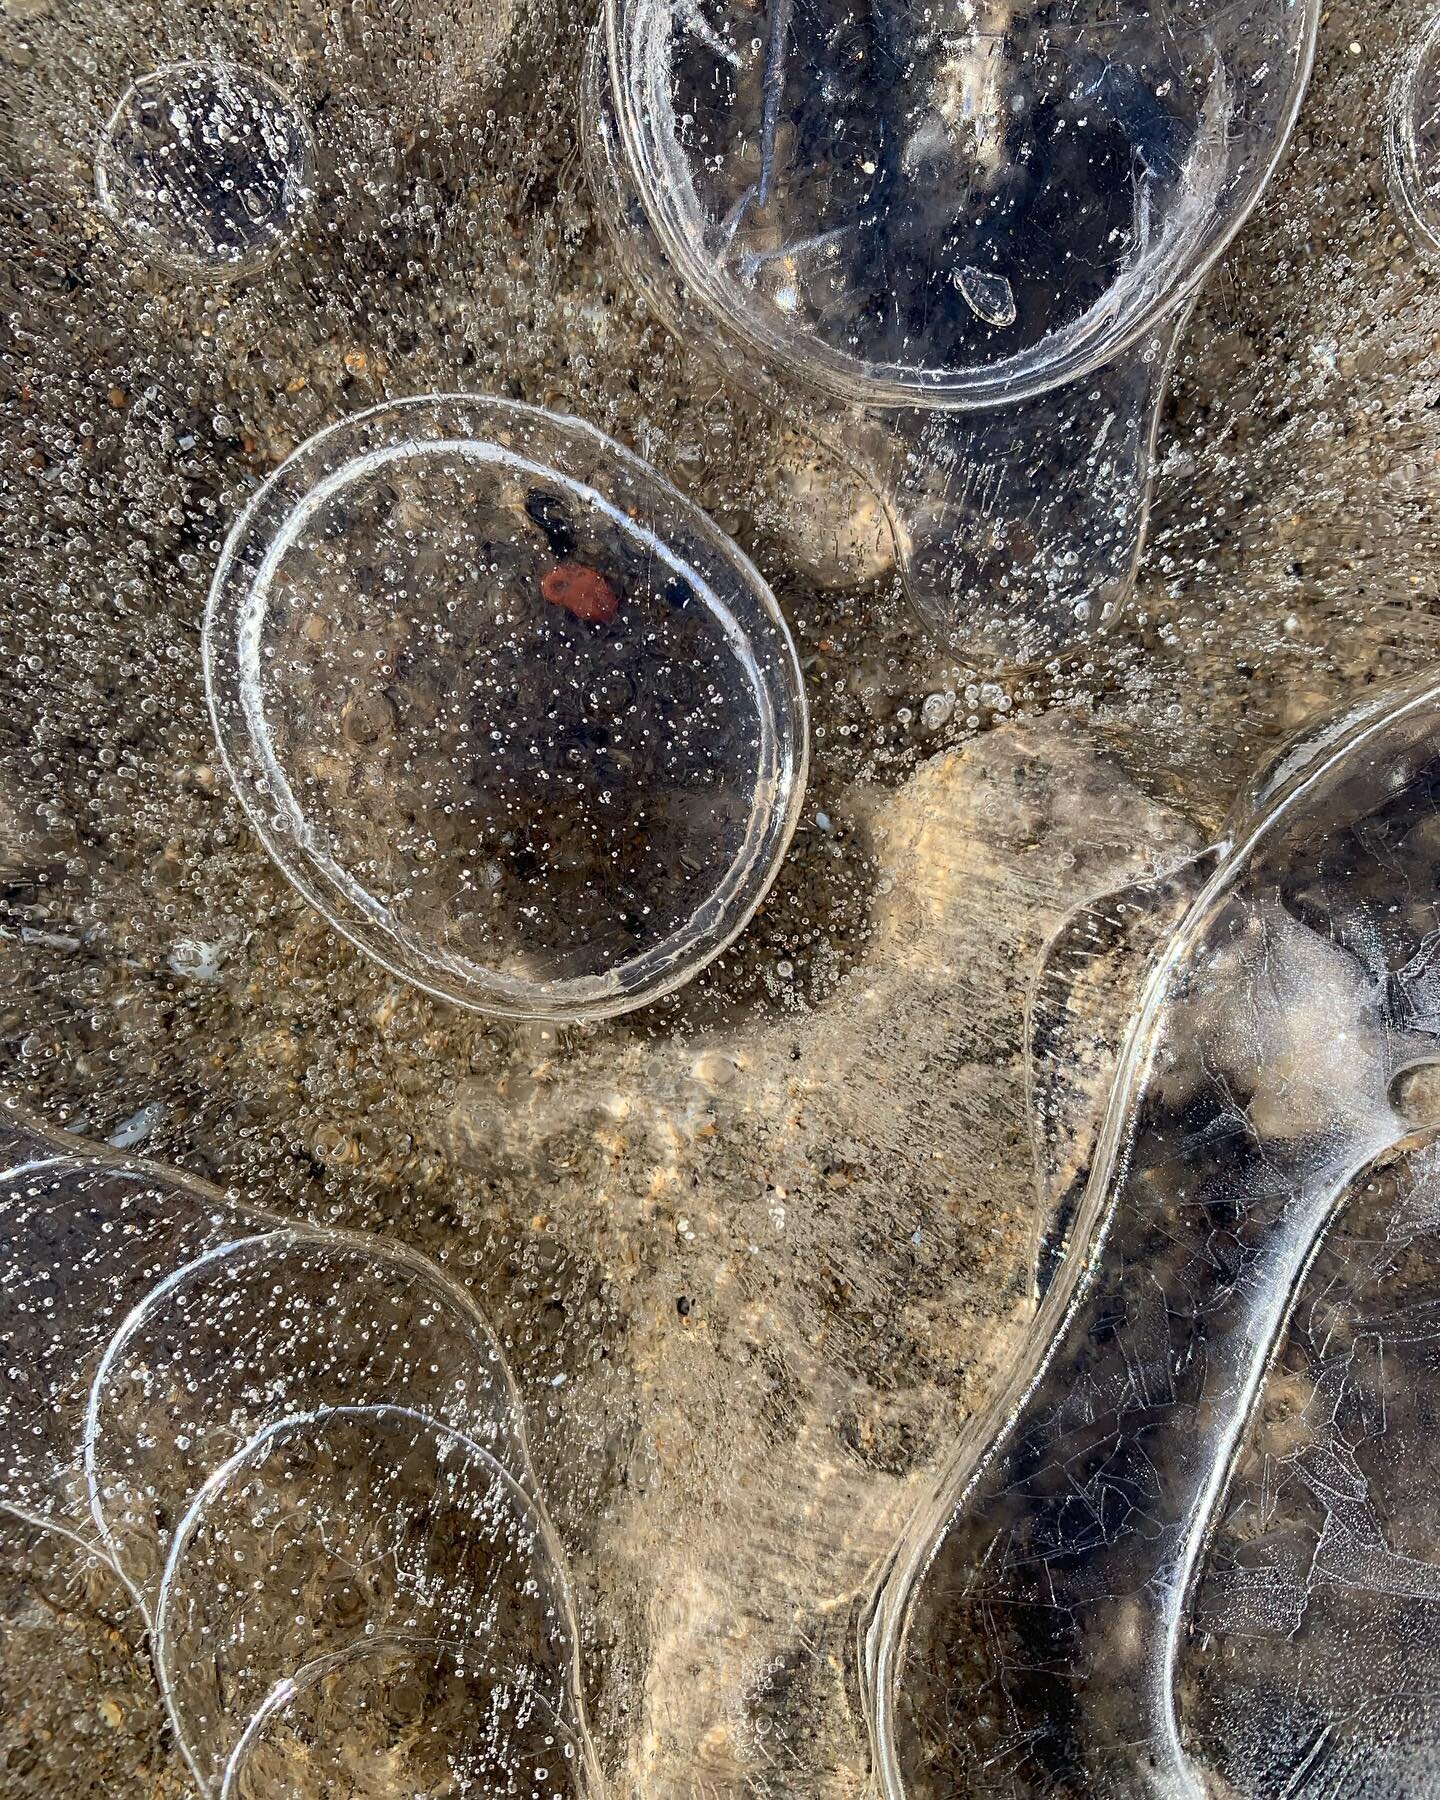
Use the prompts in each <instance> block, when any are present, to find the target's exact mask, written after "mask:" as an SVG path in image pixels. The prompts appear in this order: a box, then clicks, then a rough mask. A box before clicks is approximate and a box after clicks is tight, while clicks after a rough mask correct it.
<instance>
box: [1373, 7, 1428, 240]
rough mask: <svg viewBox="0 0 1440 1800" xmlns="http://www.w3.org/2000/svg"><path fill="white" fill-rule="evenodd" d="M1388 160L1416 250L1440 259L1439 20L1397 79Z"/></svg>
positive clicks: (1398, 202) (1399, 205) (1400, 210)
mask: <svg viewBox="0 0 1440 1800" xmlns="http://www.w3.org/2000/svg"><path fill="white" fill-rule="evenodd" d="M1385 161H1386V173H1387V174H1388V176H1389V178H1390V193H1391V197H1392V199H1393V200H1394V203H1395V208H1396V211H1397V212H1398V213H1399V215H1400V220H1401V223H1402V224H1403V225H1404V227H1405V229H1406V231H1408V232H1409V234H1410V237H1411V240H1412V241H1413V243H1414V244H1415V246H1416V248H1417V249H1418V250H1420V251H1422V252H1423V253H1424V254H1425V255H1426V256H1430V257H1435V258H1440V16H1437V17H1436V18H1434V19H1433V20H1432V21H1431V22H1430V24H1429V25H1428V26H1427V27H1426V29H1425V30H1424V31H1423V32H1422V33H1421V35H1420V37H1419V40H1418V41H1417V43H1416V44H1415V45H1414V47H1413V48H1412V49H1411V51H1410V53H1409V55H1408V56H1407V57H1406V59H1405V63H1404V66H1403V68H1402V69H1401V71H1400V74H1399V76H1398V78H1397V79H1396V82H1395V88H1394V92H1393V93H1392V94H1391V96H1390V118H1389V128H1388V135H1387V137H1386V141H1385Z"/></svg>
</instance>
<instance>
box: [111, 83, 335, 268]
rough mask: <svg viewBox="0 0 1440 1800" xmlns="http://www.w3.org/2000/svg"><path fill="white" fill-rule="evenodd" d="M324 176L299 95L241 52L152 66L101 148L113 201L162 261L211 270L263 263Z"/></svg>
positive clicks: (124, 224)
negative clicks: (317, 176)
mask: <svg viewBox="0 0 1440 1800" xmlns="http://www.w3.org/2000/svg"><path fill="white" fill-rule="evenodd" d="M313 180H314V162H313V157H312V154H311V147H310V136H309V132H308V130H307V129H306V125H305V121H304V119H303V117H302V116H301V114H300V112H299V111H298V109H297V108H296V106H295V103H294V101H292V100H291V99H290V98H289V97H288V96H287V95H286V94H284V93H282V92H281V90H280V89H279V88H278V87H276V86H275V84H274V83H273V82H272V81H270V80H269V79H267V77H265V76H264V75H261V74H260V73H259V72H258V71H257V70H255V69H249V68H246V67H244V66H243V65H242V64H239V63H230V62H185V63H172V64H170V65H168V66H167V67H165V68H163V69H158V70H156V71H155V73H154V74H152V75H144V76H142V77H141V78H140V80H138V81H136V82H135V83H133V85H132V86H131V87H130V88H128V89H127V90H126V92H125V94H124V96H123V97H122V99H121V101H120V104H119V105H118V106H117V107H116V109H115V111H114V113H113V114H112V116H111V119H110V122H109V124H108V125H107V126H106V128H105V135H104V137H103V139H102V141H101V144H100V150H99V153H98V155H97V157H96V160H95V191H96V195H97V197H98V199H99V202H100V206H101V208H102V210H103V211H104V212H105V213H106V214H108V216H109V217H110V218H112V219H113V220H114V221H115V222H116V223H117V224H118V225H119V226H120V227H121V229H122V230H124V231H125V232H126V233H127V234H128V235H129V236H130V237H131V238H132V239H133V240H134V241H135V242H136V243H137V244H138V245H139V246H140V248H141V249H142V250H143V251H144V252H145V254H146V255H147V256H149V257H151V258H152V259H153V260H154V261H156V262H159V263H164V264H167V265H168V266H169V267H171V268H173V269H176V270H178V271H180V272H181V273H184V274H188V275H200V276H205V277H209V278H225V277H228V276H235V275H247V274H252V273H253V272H254V271H255V270H256V269H259V268H261V267H263V265H264V264H265V263H266V262H267V261H268V260H269V259H270V257H271V256H273V255H274V253H275V252H276V250H278V249H279V248H280V246H281V245H282V244H284V243H285V242H286V240H287V239H288V238H290V237H291V236H292V235H293V233H294V232H295V231H296V229H297V228H298V226H299V224H300V221H301V218H302V216H303V214H304V211H305V207H306V205H307V204H308V202H309V200H310V197H311V192H312V187H313Z"/></svg>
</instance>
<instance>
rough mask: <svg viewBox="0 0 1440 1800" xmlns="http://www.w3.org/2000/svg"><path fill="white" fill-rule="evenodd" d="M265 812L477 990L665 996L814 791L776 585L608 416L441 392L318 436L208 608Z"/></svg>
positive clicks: (332, 905)
mask: <svg viewBox="0 0 1440 1800" xmlns="http://www.w3.org/2000/svg"><path fill="white" fill-rule="evenodd" d="M206 669H207V677H208V681H209V688H210V697H211V706H212V709H213V711H214V715H215V722H216V728H217V731H218V734H219V738H220V744H221V747H222V750H223V751H224V754H225V757H226V760H227V762H228V764H229V766H230V769H231V772H232V774H233V776H234V779H235V781H236V783H237V785H238V787H239V790H240V795H241V798H242V799H243V800H244V802H245V805H246V807H247V809H248V810H249V812H250V815H251V817H252V819H253V820H254V821H255V823H256V825H257V827H258V828H259V830H260V832H261V835H262V836H263V837H264V839H265V841H266V844H267V845H268V847H269V848H270V850H271V852H272V853H273V854H274V856H275V857H276V859H277V860H278V861H279V863H280V865H281V867H282V868H283V869H284V870H285V872H286V873H287V874H288V875H289V876H290V878H291V880H292V881H294V882H295V884H296V885H297V887H299V888H300V890H301V891H302V892H303V893H305V894H306V895H307V897H309V898H310V899H312V900H313V901H314V902H315V904H316V905H318V906H319V907H320V909H321V911H322V912H324V913H325V915H326V916H327V917H328V918H330V919H331V920H332V921H333V922H334V923H335V924H337V925H338V926H339V927H340V929H341V930H342V931H344V932H345V933H346V934H347V936H349V937H351V938H353V939H354V940H355V941H356V942H357V943H358V944H360V945H361V946H362V947H363V948H364V949H367V950H369V951H370V952H371V953H372V954H373V955H375V956H378V957H379V958H380V959H381V961H383V962H385V963H386V964H387V965H388V966H389V967H390V968H392V969H394V970H396V971H397V972H398V973H400V974H403V975H406V976H407V977H409V978H410V979H411V980H413V981H416V982H418V983H420V984H421V985H423V986H425V987H427V988H429V989H431V990H432V991H433V992H435V993H438V994H442V995H445V996H446V997H448V998H451V999H454V1000H458V1001H459V1002H460V1003H461V1004H463V1005H468V1006H474V1007H476V1008H477V1009H479V1010H481V1011H484V1012H491V1013H508V1014H518V1015H521V1016H527V1015H528V1016H549V1017H555V1018H569V1019H575V1018H585V1017H590V1018H598V1017H604V1016H605V1015H607V1014H609V1013H615V1012H622V1011H627V1010H629V1009H631V1008H633V1007H636V1006H640V1005H644V1004H646V1003H648V1002H651V1001H653V1000H655V999H656V998H658V997H659V996H661V995H663V994H666V993H668V992H670V991H671V990H672V989H674V988H675V987H678V986H679V985H680V984H681V983H683V982H685V981H687V980H688V979H689V978H690V977H691V976H692V975H693V974H694V973H695V972H696V971H697V970H698V969H700V968H702V967H704V965H705V964H706V963H707V962H709V961H710V960H712V959H713V958H714V957H715V956H717V955H719V954H720V952H721V951H722V950H724V948H725V947H726V945H727V944H728V943H729V942H730V941H731V940H732V939H733V938H734V937H735V936H736V934H737V933H738V932H739V931H740V930H742V929H743V927H744V925H745V924H746V923H747V921H748V920H749V918H750V916H751V915H752V914H753V913H754V911H755V909H756V907H757V906H758V905H759V904H760V902H761V900H762V899H763V898H764V895H765V893H766V890H767V889H768V888H769V886H770V883H771V881H772V880H773V879H774V876H775V872H776V869H777V868H778V866H779V862H780V859H781V857H782V856H783V855H784V852H785V849H786V846H787V844H788V843H789V840H790V836H791V833H792V831H793V829H794V825H795V820H796V818H797V816H798V810H799V806H800V802H801V797H802V795H803V792H804V784H805V764H806V754H807V739H806V712H805V697H804V687H803V682H802V679H801V675H800V669H799V665H798V661H797V659H796V654H795V648H794V645H793V643H792V641H791V638H790V634H789V631H788V629H787V628H786V626H785V623H784V621H783V619H782V618H781V615H780V613H779V610H778V608H777V607H776V605H775V601H774V599H773V597H772V596H771V594H770V592H769V590H768V589H767V588H766V587H765V585H764V583H763V582H762V581H761V579H760V577H759V575H758V574H757V573H756V571H755V570H754V569H753V567H751V566H750V564H748V563H747V562H746V561H745V559H744V558H743V557H741V556H740V554H739V553H738V552H737V551H736V550H735V549H734V547H733V545H730V544H727V543H726V541H725V540H724V538H723V537H722V536H721V534H720V533H719V532H717V531H716V530H715V529H714V527H713V526H711V525H710V524H709V523H708V521H706V520H705V519H704V518H703V517H702V516H701V515H700V514H699V513H698V512H697V511H696V510H695V509H694V508H692V507H690V506H688V505H687V504H686V503H685V501H683V500H682V499H681V497H680V495H679V494H678V493H676V492H675V491H674V490H673V489H672V488H669V487H667V486H666V485H665V484H663V483H662V482H661V481H660V479H659V477H658V476H655V475H653V474H651V473H650V472H649V471H647V470H646V469H645V468H644V467H643V465H641V464H640V463H638V462H637V461H636V460H635V459H634V458H633V457H630V456H629V455H628V454H627V453H626V452H624V451H623V450H622V449H621V448H620V447H619V446H618V445H615V444H611V443H609V442H607V440H606V439H605V438H604V437H602V436H601V435H600V433H599V432H596V431H593V430H591V429H590V428H588V427H586V426H584V425H582V424H580V423H578V422H576V421H567V420H563V419H559V418H555V417H551V416H549V415H546V414H544V413H542V412H539V411H536V410H535V409H532V408H526V407H519V406H514V405H506V404H503V403H500V402H493V401H491V402H487V401H480V400H469V399H465V398H462V397H457V398H451V399H447V398H444V397H430V398H422V399H419V400H415V401H411V402H408V403H405V404H400V405H396V406H391V407H384V408H380V409H378V410H377V411H374V412H371V413H367V414H365V415H363V416H362V417H360V418H359V419H356V420H351V421H349V422H348V423H347V424H346V425H345V426H344V427H343V428H340V429H338V430H334V431H331V432H327V433H323V434H322V435H321V436H320V437H318V438H317V439H315V440H313V441H312V442H311V443H310V444H309V445H307V446H305V447H304V448H303V449H302V450H300V451H299V452H298V453H297V455H296V456H295V457H294V458H292V459H291V461H290V462H288V463H287V464H286V465H285V467H284V468H283V469H281V470H280V471H279V473H278V474H277V475H276V476H275V478H274V479H273V481H272V482H271V484H270V485H269V486H268V487H267V488H266V489H265V490H264V491H263V492H262V493H261V495H260V496H259V497H258V498H257V500H256V501H255V503H254V505H253V506H252V508H251V510H250V511H249V513H248V514H247V515H246V517H245V519H244V520H243V521H242V522H241V524H240V525H239V527H238V528H237V530H236V532H235V534H234V535H233V536H232V538H231V541H230V544H229V546H228V549H227V552H226V557H225V560H224V562H223V564H222V566H221V569H220V572H219V574H218V575H217V577H216V581H215V586H214V589H213V592H212V597H211V604H210V612H209V619H208V624H207V630H206Z"/></svg>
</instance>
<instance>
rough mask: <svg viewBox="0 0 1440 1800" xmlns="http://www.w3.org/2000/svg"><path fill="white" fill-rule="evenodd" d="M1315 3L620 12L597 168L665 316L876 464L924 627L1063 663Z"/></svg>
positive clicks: (987, 650)
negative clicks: (1193, 305)
mask: <svg viewBox="0 0 1440 1800" xmlns="http://www.w3.org/2000/svg"><path fill="white" fill-rule="evenodd" d="M1318 17H1319V4H1318V0H1303V3H1295V0H1249V3H1248V4H1245V3H1242V4H1235V3H1233V0H1153V3H1152V4H1149V5H1145V6H1138V5H1135V6H1116V5H1114V4H1113V0H1048V3H1042V4H1038V5H1025V6H1016V5H1013V4H1010V3H1009V0H979V3H978V4H977V0H938V3H937V4H935V5H932V6H927V7H923V8H921V7H912V6H908V5H902V4H897V3H896V0H876V3H875V4H865V5H857V4H855V3H854V0H818V3H816V4H804V5H802V4H799V3H798V0H764V3H763V4H759V5H757V4H754V3H753V0H607V10H606V21H605V27H604V31H603V35H602V37H601V39H600V40H599V41H598V42H597V53H596V55H595V56H594V57H593V58H592V64H591V69H590V75H589V85H588V96H589V99H588V112H589V126H588V129H587V147H588V152H589V162H590V170H591V175H592V180H593V182H594V185H595V188H596V192H597V197H598V200H599V204H600V207H601V210H602V212H603V214H604V215H605V217H606V218H607V219H608V221H609V223H610V225H611V227H612V229H613V231H614V234H615V236H616V238H617V241H618V243H619V246H620V250H621V254H622V255H623V256H624V258H625V260H626V262H627V264H628V265H629V267H630V269H631V271H632V273H633V274H634V275H635V277H636V279H637V280H638V281H639V282H640V283H641V285H642V286H644V288H645V289H646V291H647V292H648V294H649V295H650V297H651V298H652V300H653V301H654V303H655V305H656V307H657V309H658V310H659V311H660V313H661V315H662V317H664V318H666V319H667V320H668V321H669V322H670V323H671V325H672V326H673V327H674V328H675V329H676V330H677V331H678V332H680V334H681V335H682V336H683V337H684V338H685V339H686V340H687V341H688V342H695V343H700V344H718V345H719V346H720V347H721V348H722V349H723V351H724V353H725V362H726V367H727V369H729V370H731V371H737V370H738V371H741V372H745V371H748V372H749V374H750V375H751V376H752V378H755V379H757V380H758V381H759V383H760V385H761V386H762V387H763V388H764V389H765V391H767V393H771V395H772V397H773V398H775V399H776V400H777V401H778V402H779V403H780V404H781V405H783V406H784V408H785V410H786V411H787V412H791V413H793V411H794V409H795V406H796V403H797V399H798V400H799V402H800V403H801V404H802V406H803V408H804V414H805V416H806V418H807V421H808V423H809V424H810V426H811V428H812V429H813V430H814V431H815V432H816V433H817V435H819V436H822V437H825V438H828V439H829V441H830V442H831V443H832V445H835V446H836V447H839V448H841V449H842V450H843V451H844V452H845V453H846V454H847V455H848V456H849V457H850V458H851V459H852V460H853V461H854V462H855V463H856V464H857V465H858V466H859V467H860V468H861V469H862V470H864V471H865V472H866V473H868V474H869V476H870V477H871V479H872V480H873V482H874V484H875V486H876V489H877V491H878V493H879V495H880V497H881V499H882V501H883V502H884V504H885V507H886V510H887V513H888V516H889V520H890V524H891V526H892V530H893V534H894V539H895V545H896V551H897V557H898V561H899V563H900V566H901V568H902V571H903V573H904V575H905V579H906V585H907V587H908V589H909V591H910V594H911V597H912V599H913V600H914V601H915V603H916V605H917V607H918V609H919V610H920V612H921V613H922V614H923V615H924V617H925V618H926V619H928V620H929V621H930V622H931V623H932V624H935V625H939V626H941V627H943V628H945V629H946V630H948V631H950V632H953V633H954V634H955V635H956V637H957V639H958V641H959V643H960V644H961V645H962V646H963V647H964V648H966V649H967V650H969V651H970V652H971V653H972V654H975V655H978V656H984V657H987V658H999V659H1004V660H1019V661H1026V662H1028V661H1034V660H1042V659H1044V658H1045V657H1047V656H1050V655H1053V654H1054V653H1055V652H1056V651H1057V650H1059V649H1063V648H1064V647H1065V646H1066V645H1067V644H1068V643H1070V642H1071V641H1072V640H1073V639H1075V638H1076V637H1077V636H1083V635H1084V634H1085V632H1086V631H1087V630H1088V628H1089V627H1091V626H1092V625H1094V624H1095V623H1097V622H1098V621H1100V620H1101V619H1102V618H1103V617H1104V616H1106V614H1107V611H1109V610H1111V609H1113V608H1114V607H1115V605H1116V604H1117V603H1118V602H1119V601H1120V600H1121V599H1122V598H1123V597H1124V595H1125V593H1126V592H1127V590H1128V588H1129V585H1130V583H1131V582H1132V581H1133V578H1134V573H1135V568H1136V564H1137V561H1138V557H1139V554H1140V549H1141V545H1142V541H1143V535H1144V524H1145V512H1146V507H1147V503H1148V496H1149V491H1150V479H1151V463H1152V452H1153V445H1154V434H1155V429H1156V425H1157V421H1158V416H1159V405H1160V401H1161V399H1162V397H1163V393H1164V385H1165V375H1166V371H1167V369H1168V365H1169V360H1170V355H1171V351H1172V348H1173V345H1174V342H1175V338H1176V335H1177V332H1178V330H1179V327H1180V325H1181V324H1182V323H1183V321H1184V318H1185V316H1186V309H1187V304H1188V302H1189V300H1190V299H1191V298H1192V297H1193V295H1194V293H1195V291H1196V288H1197V286H1198V284H1199V282H1200V281H1201V280H1202V279H1203V277H1204V275H1205V273H1206V271H1207V270H1208V269H1209V267H1210V266H1211V264H1212V263H1213V261H1214V259H1215V257H1216V256H1217V255H1218V254H1219V252H1220V251H1221V249H1222V248H1223V247H1224V245H1225V243H1226V242H1227V241H1228V239H1229V238H1230V237H1231V236H1232V235H1233V234H1234V232H1235V231H1236V230H1237V229H1238V227H1239V225H1240V223H1241V221H1242V220H1243V219H1244V217H1245V215H1246V213H1247V212H1248V211H1249V209H1250V208H1251V207H1252V206H1253V205H1254V203H1255V201H1256V199H1257V198H1258V196H1259V194H1260V192H1261V190H1262V188H1263V186H1264V184H1265V181H1266V179H1267V178H1268V176H1269V174H1270V172H1271V170H1272V169H1273V168H1274V166H1275V162H1276V159H1277V157H1278V156H1279V153H1280V150H1281V149H1282V147H1283V145H1284V143H1285V139H1286V136H1287V134H1288V132H1289V129H1290V126H1291V123H1292V122H1293V119H1294V116H1295V113H1296V110H1297V107H1298V104H1299V100H1300V96H1301V94H1302V92H1303V89H1304V85H1305V80H1306V77H1307V74H1308V70H1309V65H1310V58H1311V55H1312V52H1313V44H1314V36H1315V29H1316V23H1317V20H1318Z"/></svg>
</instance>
